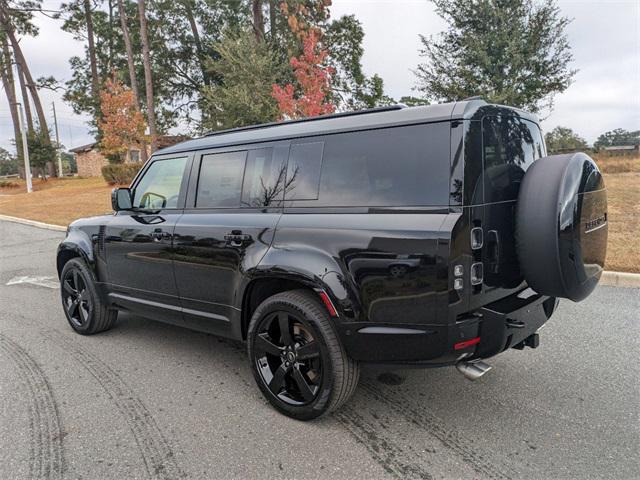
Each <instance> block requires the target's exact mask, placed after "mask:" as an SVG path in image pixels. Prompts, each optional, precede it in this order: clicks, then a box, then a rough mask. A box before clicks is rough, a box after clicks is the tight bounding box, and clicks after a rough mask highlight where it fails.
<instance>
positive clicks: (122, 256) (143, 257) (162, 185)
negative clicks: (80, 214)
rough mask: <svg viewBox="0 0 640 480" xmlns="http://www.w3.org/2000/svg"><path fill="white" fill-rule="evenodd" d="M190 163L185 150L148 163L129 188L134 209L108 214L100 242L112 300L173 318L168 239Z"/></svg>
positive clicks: (177, 317) (176, 304)
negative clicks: (104, 256) (182, 153)
mask: <svg viewBox="0 0 640 480" xmlns="http://www.w3.org/2000/svg"><path fill="white" fill-rule="evenodd" d="M190 163H191V157H190V155H188V154H187V155H182V156H180V155H177V156H159V157H155V158H154V159H153V160H152V161H151V162H149V163H148V164H147V165H146V167H145V169H144V170H143V171H142V173H141V174H140V175H139V176H138V178H137V179H136V181H135V183H134V184H133V187H132V192H133V206H134V209H133V210H131V211H120V212H117V213H116V214H115V215H114V216H113V218H112V219H111V220H110V221H109V223H108V224H107V226H106V231H105V242H104V248H105V253H106V258H107V269H108V281H109V284H110V292H111V293H110V296H111V297H112V300H113V301H114V302H116V303H117V304H119V305H121V306H123V307H126V308H128V309H131V310H138V311H144V312H149V311H152V312H153V313H154V315H157V316H161V317H162V318H163V319H164V320H167V321H172V322H174V321H175V322H177V323H180V321H181V314H180V301H179V299H178V291H177V288H176V282H175V278H174V275H173V262H172V260H171V250H172V243H171V240H172V236H173V230H174V227H175V224H176V222H177V220H178V218H179V217H180V215H182V207H183V206H184V201H185V193H186V186H187V181H188V175H187V172H189V167H190Z"/></svg>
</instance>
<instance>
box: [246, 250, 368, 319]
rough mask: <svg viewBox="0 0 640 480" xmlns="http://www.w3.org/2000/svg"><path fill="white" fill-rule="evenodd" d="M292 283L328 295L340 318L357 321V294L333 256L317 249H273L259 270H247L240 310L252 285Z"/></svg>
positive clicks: (263, 260)
mask: <svg viewBox="0 0 640 480" xmlns="http://www.w3.org/2000/svg"><path fill="white" fill-rule="evenodd" d="M264 279H274V280H289V281H293V282H297V283H300V284H301V285H304V286H306V287H308V288H311V289H313V290H316V291H324V292H325V293H326V294H327V295H328V296H329V299H330V300H331V302H332V303H333V305H334V306H335V308H336V310H337V312H338V316H339V317H342V318H345V317H353V316H354V315H357V314H358V312H359V304H360V302H359V299H358V297H357V290H355V289H354V288H352V287H351V284H350V283H351V282H350V280H349V277H348V275H347V274H346V273H345V272H343V270H342V268H341V267H340V265H339V263H338V262H337V261H336V259H335V258H334V257H332V256H331V255H329V254H327V253H325V252H322V251H320V250H317V249H313V248H302V249H296V251H295V252H294V251H291V250H287V251H283V250H281V249H274V248H271V249H269V251H268V252H267V253H266V254H265V256H264V257H263V258H262V260H261V261H260V263H259V264H258V265H256V267H254V268H252V269H250V270H247V271H246V274H245V277H244V281H243V283H242V285H241V287H240V291H239V293H238V297H237V303H238V305H237V307H238V308H240V309H242V308H243V306H244V302H245V298H246V295H247V292H249V291H250V289H251V285H252V284H254V283H255V282H257V281H259V280H264Z"/></svg>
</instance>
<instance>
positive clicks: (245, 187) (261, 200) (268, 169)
mask: <svg viewBox="0 0 640 480" xmlns="http://www.w3.org/2000/svg"><path fill="white" fill-rule="evenodd" d="M288 153H289V147H282V146H278V147H269V148H260V149H257V150H249V153H248V155H247V167H246V169H245V172H244V182H243V184H242V206H243V207H279V206H281V205H282V201H283V200H284V189H285V175H286V169H287V155H288Z"/></svg>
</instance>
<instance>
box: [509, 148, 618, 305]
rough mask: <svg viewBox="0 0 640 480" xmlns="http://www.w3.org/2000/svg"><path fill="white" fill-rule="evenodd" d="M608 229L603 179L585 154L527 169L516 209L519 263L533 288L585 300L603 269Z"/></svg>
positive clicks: (545, 160)
mask: <svg viewBox="0 0 640 480" xmlns="http://www.w3.org/2000/svg"><path fill="white" fill-rule="evenodd" d="M607 230H608V226H607V194H606V189H605V187H604V180H603V179H602V174H601V173H600V171H599V170H598V167H597V166H596V164H595V162H594V161H593V160H592V159H591V158H590V157H589V156H588V155H585V154H584V153H570V154H566V155H552V156H549V157H545V158H541V159H539V160H537V161H535V162H534V163H533V165H531V167H530V168H529V169H528V170H527V173H526V174H525V176H524V178H523V180H522V184H521V186H520V191H519V193H518V203H517V207H516V242H517V252H518V260H519V263H520V268H521V270H522V273H523V275H524V278H525V280H526V281H527V283H528V284H529V286H530V287H531V288H533V289H534V290H535V291H537V292H538V293H541V294H543V295H549V296H553V297H562V298H569V299H571V300H573V301H576V302H577V301H579V300H582V299H584V298H586V297H587V296H588V295H589V294H590V293H591V292H592V291H593V289H594V288H595V287H596V285H597V283H598V280H600V276H601V274H602V270H603V268H604V261H605V256H606V252H607Z"/></svg>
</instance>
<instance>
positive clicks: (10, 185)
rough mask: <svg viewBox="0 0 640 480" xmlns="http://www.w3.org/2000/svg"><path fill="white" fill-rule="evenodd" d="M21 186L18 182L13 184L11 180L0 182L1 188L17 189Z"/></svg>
mask: <svg viewBox="0 0 640 480" xmlns="http://www.w3.org/2000/svg"><path fill="white" fill-rule="evenodd" d="M19 186H20V185H19V184H18V183H16V182H12V181H11V180H0V188H17V187H19Z"/></svg>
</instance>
